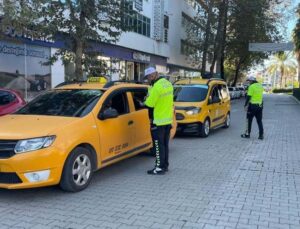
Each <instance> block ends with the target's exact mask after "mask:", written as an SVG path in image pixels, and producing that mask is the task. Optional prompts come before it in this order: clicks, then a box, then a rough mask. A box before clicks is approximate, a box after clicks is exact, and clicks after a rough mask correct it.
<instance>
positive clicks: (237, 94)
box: [233, 87, 242, 99]
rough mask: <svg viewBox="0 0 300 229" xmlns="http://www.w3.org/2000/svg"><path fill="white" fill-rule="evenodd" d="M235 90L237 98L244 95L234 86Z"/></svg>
mask: <svg viewBox="0 0 300 229" xmlns="http://www.w3.org/2000/svg"><path fill="white" fill-rule="evenodd" d="M233 90H234V91H235V96H236V98H237V99H239V98H241V97H242V93H241V91H240V90H239V89H238V88H237V87H233Z"/></svg>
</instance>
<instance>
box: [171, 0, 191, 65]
mask: <svg viewBox="0 0 300 229" xmlns="http://www.w3.org/2000/svg"><path fill="white" fill-rule="evenodd" d="M165 10H166V11H167V14H168V15H169V19H170V28H169V48H170V56H169V60H168V63H170V64H175V65H179V66H185V67H191V66H190V64H189V62H188V60H187V56H185V55H182V54H181V39H185V38H186V32H185V28H184V27H182V12H184V13H185V14H187V15H189V16H190V17H192V18H193V17H194V16H196V12H195V10H194V9H193V8H192V7H191V6H189V5H188V4H187V3H186V2H185V1H184V0H168V4H166V9H165Z"/></svg>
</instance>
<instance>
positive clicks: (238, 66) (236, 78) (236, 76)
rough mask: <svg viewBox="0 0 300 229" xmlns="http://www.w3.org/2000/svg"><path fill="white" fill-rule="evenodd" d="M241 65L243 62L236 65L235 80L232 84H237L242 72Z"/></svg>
mask: <svg viewBox="0 0 300 229" xmlns="http://www.w3.org/2000/svg"><path fill="white" fill-rule="evenodd" d="M240 67H241V62H238V64H237V65H236V69H235V74H234V81H233V84H232V86H235V85H236V83H237V81H238V76H239V73H240Z"/></svg>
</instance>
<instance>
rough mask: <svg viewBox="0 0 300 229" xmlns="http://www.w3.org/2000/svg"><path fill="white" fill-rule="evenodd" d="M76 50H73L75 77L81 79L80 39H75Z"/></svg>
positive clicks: (81, 49)
mask: <svg viewBox="0 0 300 229" xmlns="http://www.w3.org/2000/svg"><path fill="white" fill-rule="evenodd" d="M75 42H76V50H75V55H76V56H75V79H76V80H77V81H82V80H83V71H82V56H83V55H82V54H83V43H82V41H81V40H79V39H76V41H75Z"/></svg>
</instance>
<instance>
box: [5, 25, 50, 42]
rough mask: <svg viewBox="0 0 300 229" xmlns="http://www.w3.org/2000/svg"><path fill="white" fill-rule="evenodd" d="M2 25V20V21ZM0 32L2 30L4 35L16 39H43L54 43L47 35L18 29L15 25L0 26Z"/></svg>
mask: <svg viewBox="0 0 300 229" xmlns="http://www.w3.org/2000/svg"><path fill="white" fill-rule="evenodd" d="M0 25H1V21H0ZM0 30H1V31H0V32H2V33H3V34H4V35H6V36H8V37H12V38H16V39H20V38H25V39H29V40H31V41H43V42H47V43H54V41H53V40H51V39H50V38H47V37H42V36H39V34H38V33H37V32H36V31H34V30H27V31H26V32H22V31H18V30H16V29H15V28H14V27H13V26H3V25H1V26H0Z"/></svg>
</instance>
